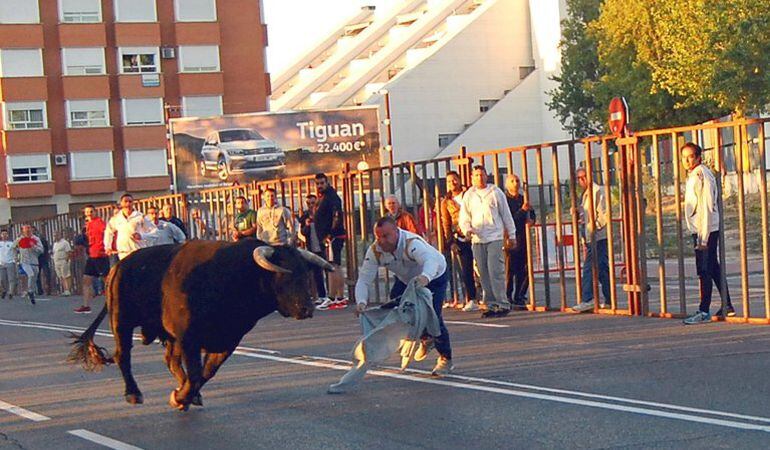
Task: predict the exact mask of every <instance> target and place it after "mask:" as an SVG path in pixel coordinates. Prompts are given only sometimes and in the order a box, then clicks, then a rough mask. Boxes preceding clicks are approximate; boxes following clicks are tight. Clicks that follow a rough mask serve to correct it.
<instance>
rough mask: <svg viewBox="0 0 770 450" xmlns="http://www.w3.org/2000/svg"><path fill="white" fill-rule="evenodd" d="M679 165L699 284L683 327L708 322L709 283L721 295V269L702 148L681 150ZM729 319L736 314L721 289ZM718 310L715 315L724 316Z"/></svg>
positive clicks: (712, 188) (713, 191) (715, 209)
mask: <svg viewBox="0 0 770 450" xmlns="http://www.w3.org/2000/svg"><path fill="white" fill-rule="evenodd" d="M681 152H682V162H683V163H684V167H685V168H686V169H687V172H688V174H687V184H686V185H685V190H684V213H685V214H684V217H685V222H686V223H687V229H688V230H689V231H690V233H691V234H692V243H693V247H694V249H695V267H696V270H697V272H698V279H699V281H700V305H699V307H698V311H697V312H696V313H695V314H693V315H691V316H690V317H688V318H686V319H685V320H684V323H685V324H686V325H696V324H701V323H706V322H710V321H711V313H710V311H709V310H710V308H711V292H712V289H713V288H712V283H713V284H715V285H716V286H717V290H719V292H720V293H722V270H721V268H720V266H719V258H718V254H717V252H718V250H719V214H720V212H719V205H718V204H717V199H718V195H719V193H718V192H717V182H716V179H715V178H714V174H713V173H712V172H711V170H710V169H709V168H708V167H706V165H705V164H703V159H702V158H703V149H701V147H700V146H698V145H697V144H694V143H692V142H688V143H687V144H684V146H683V147H682V149H681ZM724 289H725V291H724V294H725V303H726V309H727V315H728V316H734V315H735V308H734V307H733V303H732V301H731V300H730V290H729V289H728V288H727V286H726V285H725V286H724ZM723 315H724V311H722V308H719V311H717V316H723Z"/></svg>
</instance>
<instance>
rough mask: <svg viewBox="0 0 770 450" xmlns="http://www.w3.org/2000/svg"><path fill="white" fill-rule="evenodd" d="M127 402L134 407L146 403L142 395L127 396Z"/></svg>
mask: <svg viewBox="0 0 770 450" xmlns="http://www.w3.org/2000/svg"><path fill="white" fill-rule="evenodd" d="M126 401H127V402H128V403H130V404H132V405H141V404H142V403H144V396H143V395H142V394H126Z"/></svg>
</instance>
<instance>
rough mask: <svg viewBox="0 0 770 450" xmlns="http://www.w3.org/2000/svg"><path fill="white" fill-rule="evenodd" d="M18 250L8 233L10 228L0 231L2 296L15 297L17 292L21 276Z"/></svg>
mask: <svg viewBox="0 0 770 450" xmlns="http://www.w3.org/2000/svg"><path fill="white" fill-rule="evenodd" d="M17 253H18V251H17V249H16V246H15V245H14V244H13V241H12V240H11V238H10V237H9V235H8V230H2V231H0V285H2V290H3V293H2V294H0V298H3V299H5V296H6V295H7V296H8V299H9V300H10V299H12V298H13V294H14V292H16V283H17V280H18V276H19V268H18V267H17V266H16V258H17V257H18V255H17Z"/></svg>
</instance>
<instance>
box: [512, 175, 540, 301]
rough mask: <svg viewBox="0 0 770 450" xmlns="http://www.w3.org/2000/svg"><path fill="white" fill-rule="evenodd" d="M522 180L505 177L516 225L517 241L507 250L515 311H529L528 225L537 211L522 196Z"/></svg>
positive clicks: (533, 221)
mask: <svg viewBox="0 0 770 450" xmlns="http://www.w3.org/2000/svg"><path fill="white" fill-rule="evenodd" d="M520 191H521V180H519V177H518V176H516V175H514V174H510V175H508V176H507V177H505V198H506V200H507V201H508V207H509V208H510V210H511V215H512V216H513V223H514V224H515V225H516V241H515V244H514V246H513V247H511V248H506V251H505V267H506V276H507V278H506V295H507V296H508V299H509V301H510V302H511V305H512V307H513V309H515V310H525V309H527V305H526V303H527V291H528V290H529V274H528V273H527V259H528V257H527V224H528V223H530V224H532V223H535V211H534V210H533V209H532V207H531V206H530V204H529V203H528V202H527V201H526V200H525V199H524V196H523V195H522V194H521V192H520Z"/></svg>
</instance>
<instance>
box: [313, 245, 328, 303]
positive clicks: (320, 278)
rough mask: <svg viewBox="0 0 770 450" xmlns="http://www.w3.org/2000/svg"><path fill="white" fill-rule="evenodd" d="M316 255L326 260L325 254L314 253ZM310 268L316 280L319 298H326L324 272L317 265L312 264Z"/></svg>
mask: <svg viewBox="0 0 770 450" xmlns="http://www.w3.org/2000/svg"><path fill="white" fill-rule="evenodd" d="M313 253H315V254H316V255H318V256H320V257H321V258H324V259H326V256H325V255H324V252H322V251H321V252H313ZM310 267H311V268H312V270H313V279H314V280H315V290H316V293H317V294H318V297H319V298H320V297H326V286H325V285H324V278H326V277H325V276H324V270H323V269H322V268H320V267H318V266H317V265H315V264H310Z"/></svg>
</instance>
